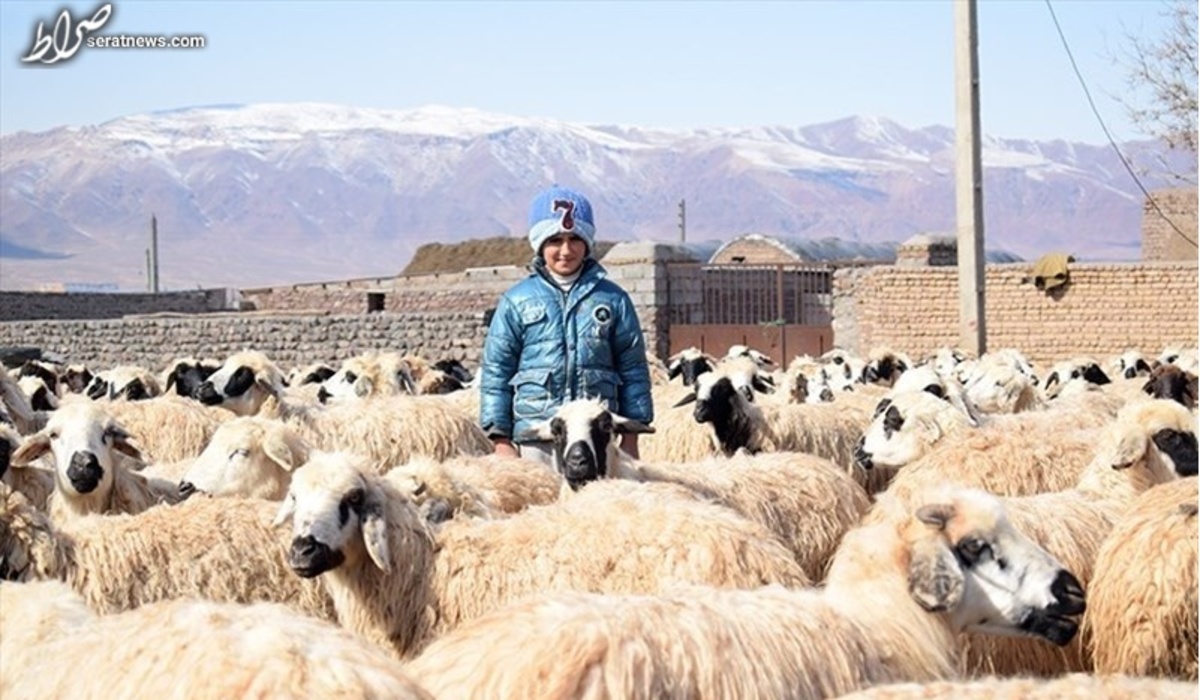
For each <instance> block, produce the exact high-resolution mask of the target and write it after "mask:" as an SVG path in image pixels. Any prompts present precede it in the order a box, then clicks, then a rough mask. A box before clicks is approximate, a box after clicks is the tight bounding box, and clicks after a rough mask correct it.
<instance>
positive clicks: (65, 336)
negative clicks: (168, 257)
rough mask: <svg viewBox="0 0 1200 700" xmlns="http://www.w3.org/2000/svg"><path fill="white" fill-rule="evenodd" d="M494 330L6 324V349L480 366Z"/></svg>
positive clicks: (366, 323) (452, 319) (478, 318)
mask: <svg viewBox="0 0 1200 700" xmlns="http://www.w3.org/2000/svg"><path fill="white" fill-rule="evenodd" d="M486 334H487V328H486V327H485V326H484V325H483V314H482V313H471V312H451V313H408V314H393V313H387V312H384V313H375V314H357V315H332V314H303V315H290V316H289V315H279V314H274V315H261V314H257V313H225V314H207V315H187V316H172V317H164V316H158V317H140V318H138V317H132V318H124V319H120V320H100V321H94V320H83V321H17V322H8V323H3V324H0V336H2V337H3V338H4V339H5V340H4V342H5V344H12V345H19V346H33V347H38V348H41V349H42V351H43V352H53V353H56V354H59V355H61V356H63V357H65V358H66V359H67V360H68V361H71V362H86V363H88V364H91V365H93V366H96V367H111V366H113V365H117V364H127V363H131V364H139V365H143V366H146V367H150V368H153V369H159V368H161V367H162V366H164V365H165V364H166V363H167V362H169V361H170V360H172V359H174V358H177V357H183V356H196V357H215V358H218V359H220V358H224V357H226V356H227V355H230V354H232V353H234V352H237V351H239V350H245V349H247V348H254V349H256V350H261V351H263V352H265V353H267V355H268V356H270V357H271V358H272V359H274V360H275V361H276V362H278V363H279V364H280V366H282V367H284V368H285V369H286V368H290V367H292V366H294V365H299V364H304V363H307V362H315V361H318V360H323V361H327V362H339V361H341V360H343V359H345V358H347V357H351V356H353V355H356V354H359V353H362V352H366V351H368V350H395V351H399V352H405V353H408V352H412V353H419V354H421V355H422V356H424V357H427V358H430V359H434V360H438V359H443V358H451V357H452V358H456V359H460V360H462V361H463V362H464V363H465V364H467V365H469V366H472V367H474V366H477V365H478V362H479V356H480V353H481V352H482V350H483V339H484V337H485V336H486Z"/></svg>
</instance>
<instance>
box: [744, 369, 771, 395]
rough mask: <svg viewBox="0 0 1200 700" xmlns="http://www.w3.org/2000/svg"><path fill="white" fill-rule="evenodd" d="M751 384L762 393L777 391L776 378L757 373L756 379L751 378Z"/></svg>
mask: <svg viewBox="0 0 1200 700" xmlns="http://www.w3.org/2000/svg"><path fill="white" fill-rule="evenodd" d="M750 385H751V386H753V387H754V390H755V391H757V392H758V393H760V394H774V393H775V380H774V379H771V378H770V377H760V376H759V375H757V374H756V375H754V379H752V380H750Z"/></svg>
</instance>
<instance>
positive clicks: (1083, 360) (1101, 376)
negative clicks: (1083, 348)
mask: <svg viewBox="0 0 1200 700" xmlns="http://www.w3.org/2000/svg"><path fill="white" fill-rule="evenodd" d="M1110 383H1112V379H1110V378H1109V376H1108V375H1107V374H1105V373H1104V370H1103V369H1101V368H1100V363H1098V362H1096V361H1095V360H1094V359H1092V358H1090V357H1076V358H1074V359H1071V360H1063V361H1062V362H1058V363H1056V364H1055V365H1054V366H1053V367H1051V368H1050V374H1048V375H1046V381H1045V383H1044V384H1042V391H1043V392H1044V393H1045V394H1046V397H1047V398H1050V399H1053V398H1054V397H1055V396H1058V394H1059V392H1061V391H1063V390H1064V389H1065V388H1066V387H1068V386H1070V385H1072V384H1091V385H1094V386H1104V385H1105V384H1110Z"/></svg>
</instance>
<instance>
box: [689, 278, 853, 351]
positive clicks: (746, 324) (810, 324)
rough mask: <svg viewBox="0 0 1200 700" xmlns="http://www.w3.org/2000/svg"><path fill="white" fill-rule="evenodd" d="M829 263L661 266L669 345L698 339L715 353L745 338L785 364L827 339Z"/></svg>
mask: <svg viewBox="0 0 1200 700" xmlns="http://www.w3.org/2000/svg"><path fill="white" fill-rule="evenodd" d="M833 270H834V268H833V267H832V266H830V265H802V264H795V263H791V264H774V265H763V264H758V265H754V264H751V265H747V264H736V265H706V264H702V263H673V264H671V265H669V266H668V274H667V296H668V302H667V304H668V309H669V310H670V331H669V333H670V352H671V354H675V353H677V352H679V351H680V350H682V349H684V348H687V347H697V348H699V349H701V350H703V351H704V352H707V353H709V354H712V355H715V356H717V357H720V356H721V355H724V354H725V353H726V352H727V351H728V350H729V348H730V347H731V346H733V345H739V344H740V345H748V346H750V347H752V348H754V349H756V350H759V351H761V352H764V353H766V354H767V355H770V356H771V357H772V358H773V359H774V360H775V361H776V362H779V363H781V364H783V365H786V364H787V363H788V362H789V361H790V360H791V359H792V358H793V357H795V356H796V355H802V354H809V355H820V354H821V353H824V352H825V351H826V350H829V349H830V348H831V347H833V328H832V320H833V314H832V308H833Z"/></svg>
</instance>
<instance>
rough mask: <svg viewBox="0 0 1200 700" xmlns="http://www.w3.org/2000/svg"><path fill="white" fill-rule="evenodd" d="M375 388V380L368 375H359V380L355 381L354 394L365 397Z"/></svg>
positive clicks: (361, 397)
mask: <svg viewBox="0 0 1200 700" xmlns="http://www.w3.org/2000/svg"><path fill="white" fill-rule="evenodd" d="M374 388H375V382H373V381H371V380H370V379H369V378H367V377H359V378H358V381H357V382H354V395H355V396H357V397H358V398H360V399H364V398H366V397H368V396H370V395H371V390H372V389H374Z"/></svg>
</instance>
